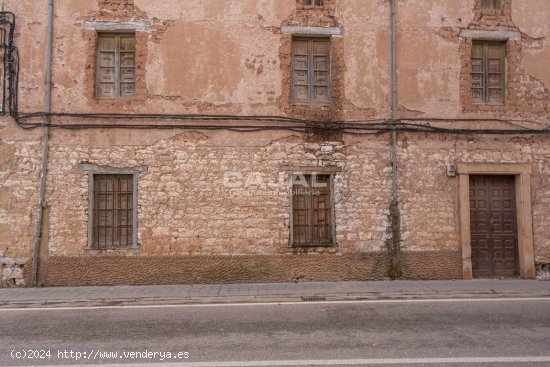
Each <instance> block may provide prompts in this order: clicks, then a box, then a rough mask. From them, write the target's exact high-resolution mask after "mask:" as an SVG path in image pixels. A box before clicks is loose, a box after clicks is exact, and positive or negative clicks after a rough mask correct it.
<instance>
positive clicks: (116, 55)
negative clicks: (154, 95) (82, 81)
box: [96, 34, 136, 98]
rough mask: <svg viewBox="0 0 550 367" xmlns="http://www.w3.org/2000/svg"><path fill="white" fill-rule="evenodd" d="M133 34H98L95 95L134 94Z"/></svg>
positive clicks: (128, 95)
mask: <svg viewBox="0 0 550 367" xmlns="http://www.w3.org/2000/svg"><path fill="white" fill-rule="evenodd" d="M135 44H136V37H135V35H134V34H99V35H98V60H97V81H96V83H97V97H99V98H128V97H132V96H134V95H135V94H136V63H135Z"/></svg>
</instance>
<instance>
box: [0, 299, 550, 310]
mask: <svg viewBox="0 0 550 367" xmlns="http://www.w3.org/2000/svg"><path fill="white" fill-rule="evenodd" d="M521 301H523V302H529V301H541V302H550V297H526V298H435V299H388V300H349V301H321V302H300V301H296V302H283V301H281V302H256V303H194V304H160V305H119V306H81V307H79V306H68V307H66V306H61V307H55V306H52V307H48V306H45V307H19V308H0V312H25V311H70V310H102V309H106V310H108V309H114V310H117V309H147V308H188V307H251V306H306V305H346V304H377V303H380V304H388V303H453V302H462V303H472V302H476V303H478V302H521ZM59 302H60V303H62V302H63V301H59ZM67 302H70V301H67ZM89 302H90V303H92V302H95V301H93V300H90V301H89Z"/></svg>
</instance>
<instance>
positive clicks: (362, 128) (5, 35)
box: [0, 12, 550, 135]
mask: <svg viewBox="0 0 550 367" xmlns="http://www.w3.org/2000/svg"><path fill="white" fill-rule="evenodd" d="M14 31H15V15H14V14H13V13H11V12H0V32H1V33H0V36H1V37H2V39H1V40H0V41H1V42H2V44H1V47H2V49H3V51H4V60H3V63H4V75H3V84H2V88H3V89H4V93H3V100H2V107H3V108H2V111H1V112H2V114H5V113H6V111H7V112H9V115H10V116H11V117H12V118H13V119H14V121H15V122H16V123H17V125H18V126H20V127H21V128H23V129H33V128H37V127H41V126H44V124H45V122H44V118H45V117H49V118H57V119H63V118H72V119H80V120H103V121H104V120H126V121H131V120H162V121H173V123H171V124H146V123H139V124H136V123H121V124H118V123H117V124H112V123H104V122H103V123H49V126H50V127H51V128H61V129H70V130H79V129H192V130H229V131H237V132H257V131H264V130H286V131H294V132H319V133H322V132H339V133H346V134H354V135H366V134H368V135H371V134H383V133H388V132H391V131H392V129H393V127H392V121H390V120H376V119H372V120H349V121H325V120H309V119H300V118H292V117H284V116H269V115H250V116H242V115H205V114H142V113H77V112H58V113H47V112H32V113H19V106H18V90H19V85H18V84H19V52H18V50H17V48H16V47H15V46H14V44H13V37H14ZM197 121H202V122H203V123H202V124H196V122H197ZM205 121H206V122H207V123H204V122H205ZM243 121H245V122H265V123H267V124H258V123H256V124H250V123H249V124H239V125H222V124H219V123H215V122H243ZM461 122H477V123H501V124H508V125H513V126H516V127H517V129H494V128H493V129H480V128H476V129H473V128H451V127H442V126H433V125H432V124H431V123H461ZM522 123H530V124H542V125H544V126H545V127H544V128H540V129H532V128H527V127H523V126H521V124H522ZM396 128H397V130H398V131H402V132H411V133H415V132H417V133H439V134H454V135H470V134H481V135H543V134H549V133H550V122H548V121H534V120H507V119H499V118H490V119H476V118H458V119H450V118H430V117H425V118H419V117H416V118H402V119H398V120H397V125H396Z"/></svg>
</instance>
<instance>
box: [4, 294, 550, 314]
mask: <svg viewBox="0 0 550 367" xmlns="http://www.w3.org/2000/svg"><path fill="white" fill-rule="evenodd" d="M507 298H509V299H512V298H513V299H521V298H525V299H534V298H535V299H536V298H539V299H541V300H549V301H550V292H495V291H491V292H487V291H483V292H435V293H403V292H400V293H354V294H349V293H348V294H322V293H317V294H307V295H296V294H286V295H285V294H277V295H249V296H221V297H220V296H212V297H209V296H192V297H183V298H182V297H167V298H152V297H136V298H133V297H130V298H97V299H93V298H92V299H71V300H67V299H52V300H47V301H43V300H41V301H36V300H21V301H0V310H2V309H26V308H48V309H51V308H66V307H108V308H113V307H114V308H116V307H127V306H164V305H166V306H170V305H172V306H177V305H189V306H191V305H224V304H227V305H236V304H243V305H244V304H261V303H269V304H272V303H279V304H285V303H292V304H298V303H303V304H311V303H319V304H322V303H323V302H329V303H333V302H350V301H351V302H353V301H357V302H361V301H365V302H368V301H379V302H384V301H388V302H392V301H409V300H410V301H422V300H425V301H430V300H434V301H437V300H449V301H451V300H469V299H470V300H483V299H507Z"/></svg>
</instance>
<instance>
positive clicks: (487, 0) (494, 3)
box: [481, 0, 502, 10]
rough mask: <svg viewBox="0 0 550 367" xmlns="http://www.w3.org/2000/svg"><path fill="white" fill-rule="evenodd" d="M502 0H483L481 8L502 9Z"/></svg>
mask: <svg viewBox="0 0 550 367" xmlns="http://www.w3.org/2000/svg"><path fill="white" fill-rule="evenodd" d="M501 3H502V2H501V0H481V9H484V10H485V9H489V10H500V9H501Z"/></svg>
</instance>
